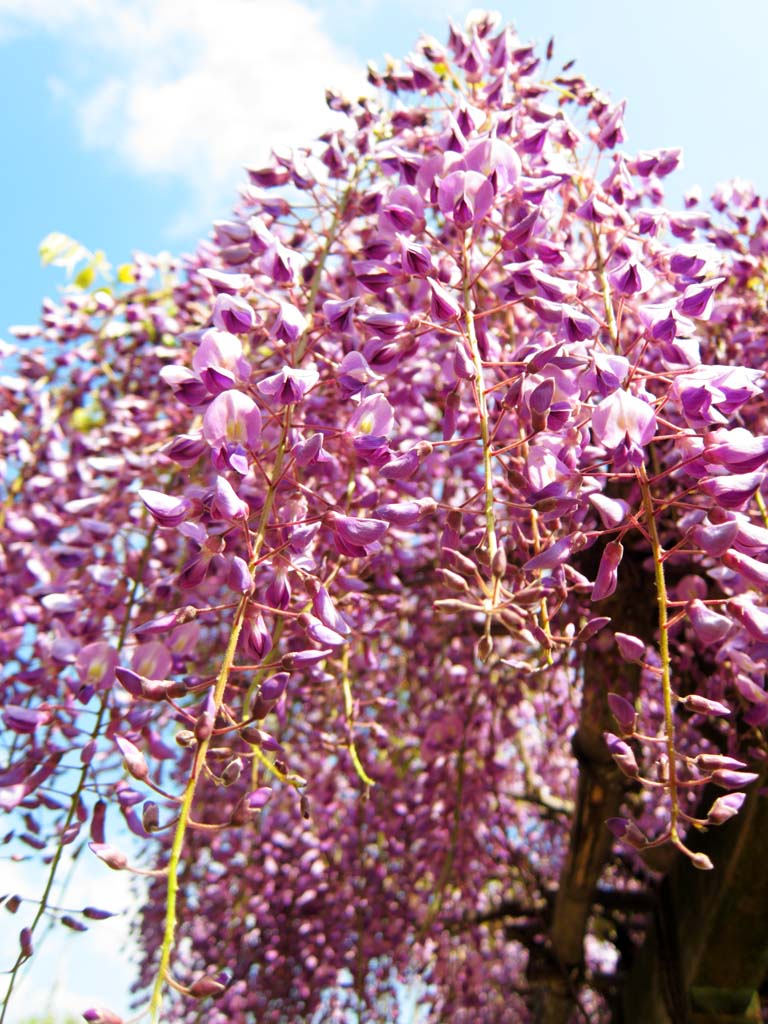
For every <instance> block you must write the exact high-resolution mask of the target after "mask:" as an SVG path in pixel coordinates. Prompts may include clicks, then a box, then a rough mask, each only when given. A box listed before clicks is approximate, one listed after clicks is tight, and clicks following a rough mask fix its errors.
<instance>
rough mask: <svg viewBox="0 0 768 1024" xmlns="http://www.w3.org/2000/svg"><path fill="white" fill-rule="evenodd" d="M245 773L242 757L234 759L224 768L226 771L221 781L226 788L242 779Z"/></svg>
mask: <svg viewBox="0 0 768 1024" xmlns="http://www.w3.org/2000/svg"><path fill="white" fill-rule="evenodd" d="M242 771H243V760H242V758H240V757H234V758H232V760H231V761H230V762H229V763H228V764H226V765H225V766H224V771H223V772H222V773H221V781H222V783H223V784H224V785H225V786H231V785H233V784H234V783H235V782H237V780H238V779H239V778H240V776H241V774H242Z"/></svg>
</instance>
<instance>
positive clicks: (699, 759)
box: [693, 754, 747, 772]
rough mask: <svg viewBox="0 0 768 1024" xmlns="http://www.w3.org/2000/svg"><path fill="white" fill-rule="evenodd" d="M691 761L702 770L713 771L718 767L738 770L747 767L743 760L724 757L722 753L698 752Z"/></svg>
mask: <svg viewBox="0 0 768 1024" xmlns="http://www.w3.org/2000/svg"><path fill="white" fill-rule="evenodd" d="M693 763H694V764H695V765H696V767H697V768H700V769H701V770H702V771H704V772H715V771H718V770H719V769H720V768H734V769H736V770H737V771H738V770H739V769H741V768H746V767H747V766H746V764H745V763H744V762H743V761H737V760H736V758H735V757H726V756H725V755H724V754H698V755H697V756H696V757H695V758H694V759H693Z"/></svg>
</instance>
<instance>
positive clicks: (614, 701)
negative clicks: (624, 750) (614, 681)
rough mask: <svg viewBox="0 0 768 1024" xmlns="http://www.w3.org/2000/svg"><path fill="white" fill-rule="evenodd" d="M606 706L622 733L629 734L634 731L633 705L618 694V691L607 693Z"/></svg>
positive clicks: (634, 713)
mask: <svg viewBox="0 0 768 1024" xmlns="http://www.w3.org/2000/svg"><path fill="white" fill-rule="evenodd" d="M608 707H609V708H610V709H611V714H612V715H613V717H614V718H615V719H616V721H617V722H618V725H619V728H620V729H621V731H622V734H623V735H625V736H631V735H632V733H633V732H634V731H635V723H636V722H637V713H636V712H635V709H634V707H633V706H632V705H631V704H630V702H629V701H628V700H626V699H625V698H624V697H621V696H619V694H618V693H609V694H608Z"/></svg>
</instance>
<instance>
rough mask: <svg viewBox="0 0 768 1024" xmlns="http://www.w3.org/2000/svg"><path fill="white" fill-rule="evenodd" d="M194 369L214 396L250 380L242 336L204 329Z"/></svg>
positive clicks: (193, 365)
mask: <svg viewBox="0 0 768 1024" xmlns="http://www.w3.org/2000/svg"><path fill="white" fill-rule="evenodd" d="M192 368H193V369H194V370H195V372H196V373H197V374H198V376H199V377H200V380H201V381H202V382H203V383H204V384H205V386H206V388H207V389H208V391H209V392H210V393H211V394H213V395H218V394H220V393H221V392H222V391H226V390H227V389H228V388H231V387H234V385H235V384H236V383H237V382H238V381H244V380H247V379H248V376H249V374H250V367H249V365H248V361H247V360H246V359H245V358H244V357H243V346H242V343H241V341H240V339H239V338H237V337H235V335H234V334H229V333H228V332H227V331H218V330H216V329H215V328H210V329H209V330H207V331H205V332H204V334H203V336H202V338H201V339H200V345H199V347H198V349H197V351H196V352H195V354H194V356H193V357H192Z"/></svg>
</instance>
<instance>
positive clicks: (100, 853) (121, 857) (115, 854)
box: [88, 843, 128, 871]
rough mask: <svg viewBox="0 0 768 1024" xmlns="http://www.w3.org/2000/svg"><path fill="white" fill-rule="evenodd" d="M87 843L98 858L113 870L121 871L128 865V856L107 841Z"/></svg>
mask: <svg viewBox="0 0 768 1024" xmlns="http://www.w3.org/2000/svg"><path fill="white" fill-rule="evenodd" d="M88 845H89V847H90V848H91V850H92V851H93V853H95V854H96V856H97V857H98V858H99V860H103V861H104V863H105V864H106V865H107V867H109V868H112V870H113V871H122V870H123V869H124V868H127V867H128V858H127V857H126V855H125V854H124V853H122V852H121V851H120V850H118V849H117V847H116V846H111V845H110V844H109V843H88Z"/></svg>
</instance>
